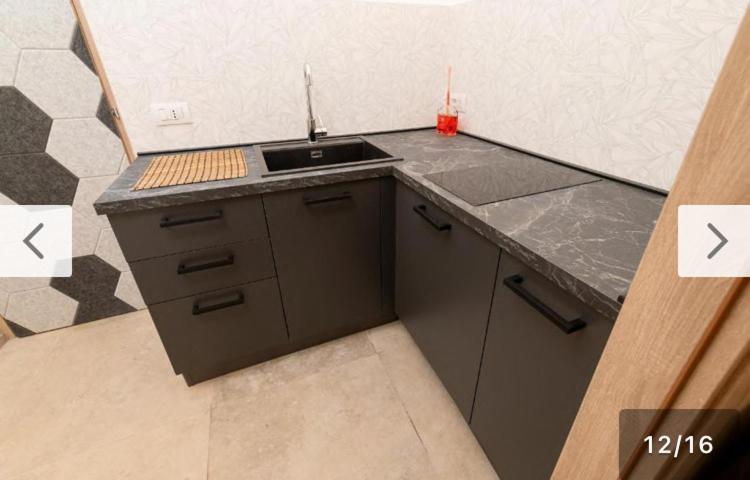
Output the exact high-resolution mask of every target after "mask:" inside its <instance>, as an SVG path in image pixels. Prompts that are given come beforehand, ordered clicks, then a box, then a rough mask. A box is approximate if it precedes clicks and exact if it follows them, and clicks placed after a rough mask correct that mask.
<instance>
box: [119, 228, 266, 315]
mask: <svg viewBox="0 0 750 480" xmlns="http://www.w3.org/2000/svg"><path fill="white" fill-rule="evenodd" d="M130 268H131V269H132V271H133V276H134V277H135V280H136V282H137V283H138V288H139V289H140V291H141V295H143V299H144V300H145V301H146V303H147V304H149V305H151V304H154V303H159V302H163V301H166V300H172V299H175V298H180V297H186V296H189V295H193V294H196V293H200V292H208V291H212V290H219V289H221V288H225V287H230V286H232V285H240V284H243V283H249V282H253V281H255V280H261V279H264V278H270V277H273V276H274V268H273V257H272V255H271V245H270V243H269V241H268V238H258V239H255V240H250V241H248V242H241V243H233V244H230V245H224V246H221V247H211V248H205V249H202V250H195V251H192V252H186V253H178V254H175V255H168V256H166V257H158V258H150V259H147V260H139V261H136V262H132V263H131V264H130Z"/></svg>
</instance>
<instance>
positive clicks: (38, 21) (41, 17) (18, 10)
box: [0, 0, 75, 48]
mask: <svg viewBox="0 0 750 480" xmlns="http://www.w3.org/2000/svg"><path fill="white" fill-rule="evenodd" d="M74 27H75V16H74V15H73V9H72V8H71V7H70V4H69V3H68V2H64V1H48V0H47V1H40V0H34V1H29V0H3V1H2V2H0V30H2V31H3V32H5V33H6V34H7V35H8V36H9V37H10V38H11V39H12V40H13V41H14V42H15V44H16V45H18V46H19V47H21V48H68V45H69V44H70V37H71V35H72V34H73V28H74Z"/></svg>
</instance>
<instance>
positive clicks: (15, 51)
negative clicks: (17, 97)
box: [0, 32, 21, 86]
mask: <svg viewBox="0 0 750 480" xmlns="http://www.w3.org/2000/svg"><path fill="white" fill-rule="evenodd" d="M20 54H21V50H20V49H19V48H18V46H17V45H16V44H15V43H13V41H12V40H11V39H10V38H8V37H7V36H6V35H5V34H4V33H3V32H0V86H3V85H13V80H14V79H15V78H16V66H17V65H18V55H20Z"/></svg>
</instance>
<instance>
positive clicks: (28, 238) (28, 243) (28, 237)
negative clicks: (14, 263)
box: [23, 223, 44, 260]
mask: <svg viewBox="0 0 750 480" xmlns="http://www.w3.org/2000/svg"><path fill="white" fill-rule="evenodd" d="M42 228H44V224H43V223H40V224H39V225H37V226H36V227H34V230H32V231H31V233H29V234H28V235H26V238H24V239H23V243H24V245H26V246H27V247H29V250H31V251H32V252H34V255H36V256H37V257H39V259H40V260H41V259H43V258H44V254H43V253H42V252H40V251H39V249H38V248H36V247H35V246H34V244H33V243H31V239H32V238H34V235H36V234H37V233H39V231H40V230H41V229H42Z"/></svg>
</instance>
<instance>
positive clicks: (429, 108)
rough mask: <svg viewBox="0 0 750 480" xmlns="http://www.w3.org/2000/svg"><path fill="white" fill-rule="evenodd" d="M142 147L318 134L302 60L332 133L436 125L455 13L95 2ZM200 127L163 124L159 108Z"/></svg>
mask: <svg viewBox="0 0 750 480" xmlns="http://www.w3.org/2000/svg"><path fill="white" fill-rule="evenodd" d="M82 3H83V7H84V11H85V12H86V15H87V18H88V20H89V23H90V25H91V29H92V30H93V35H94V38H95V41H96V44H97V46H98V48H99V50H100V53H101V56H102V61H103V63H104V66H105V69H106V70H107V73H108V75H109V79H110V81H111V83H112V86H113V89H114V93H115V96H116V98H117V100H118V103H119V106H120V109H121V110H122V112H121V113H122V116H123V118H124V121H125V124H126V125H127V129H128V133H129V135H130V137H131V139H132V141H133V143H134V146H135V149H136V150H138V151H148V150H166V149H178V148H186V147H200V146H211V145H221V144H231V143H248V142H257V141H269V140H278V139H288V138H299V137H305V136H306V133H307V132H306V123H305V122H306V116H305V112H306V110H305V97H304V84H303V76H302V65H303V64H304V63H305V62H309V63H310V64H311V65H312V70H313V78H314V82H315V86H314V94H313V97H314V98H313V101H314V104H315V110H316V113H317V114H319V115H320V116H321V117H322V118H323V123H324V125H325V126H326V127H328V129H329V132H330V133H331V134H337V133H352V132H360V131H376V130H388V129H399V128H409V127H423V126H427V125H430V124H432V123H434V118H433V117H434V112H435V111H436V110H437V106H438V103H439V99H440V95H441V89H442V83H443V76H442V75H440V72H442V71H443V69H444V68H443V65H445V64H446V63H447V53H446V51H445V48H443V47H442V46H441V42H440V38H441V36H440V32H441V31H442V29H443V25H444V24H445V23H446V22H448V21H450V19H448V18H444V17H443V16H442V15H441V12H443V11H444V8H445V7H436V6H430V5H396V4H383V3H366V2H357V1H351V0H350V1H346V0H325V1H313V0H284V1H270V0H257V1H256V0H164V1H159V2H155V1H148V0H84V1H83V2H82ZM162 101H187V102H188V103H189V105H190V108H191V112H192V115H193V117H194V120H195V123H193V124H192V125H186V126H170V127H157V126H155V125H154V121H153V119H152V117H151V113H150V110H149V105H150V104H151V103H153V102H162Z"/></svg>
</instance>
